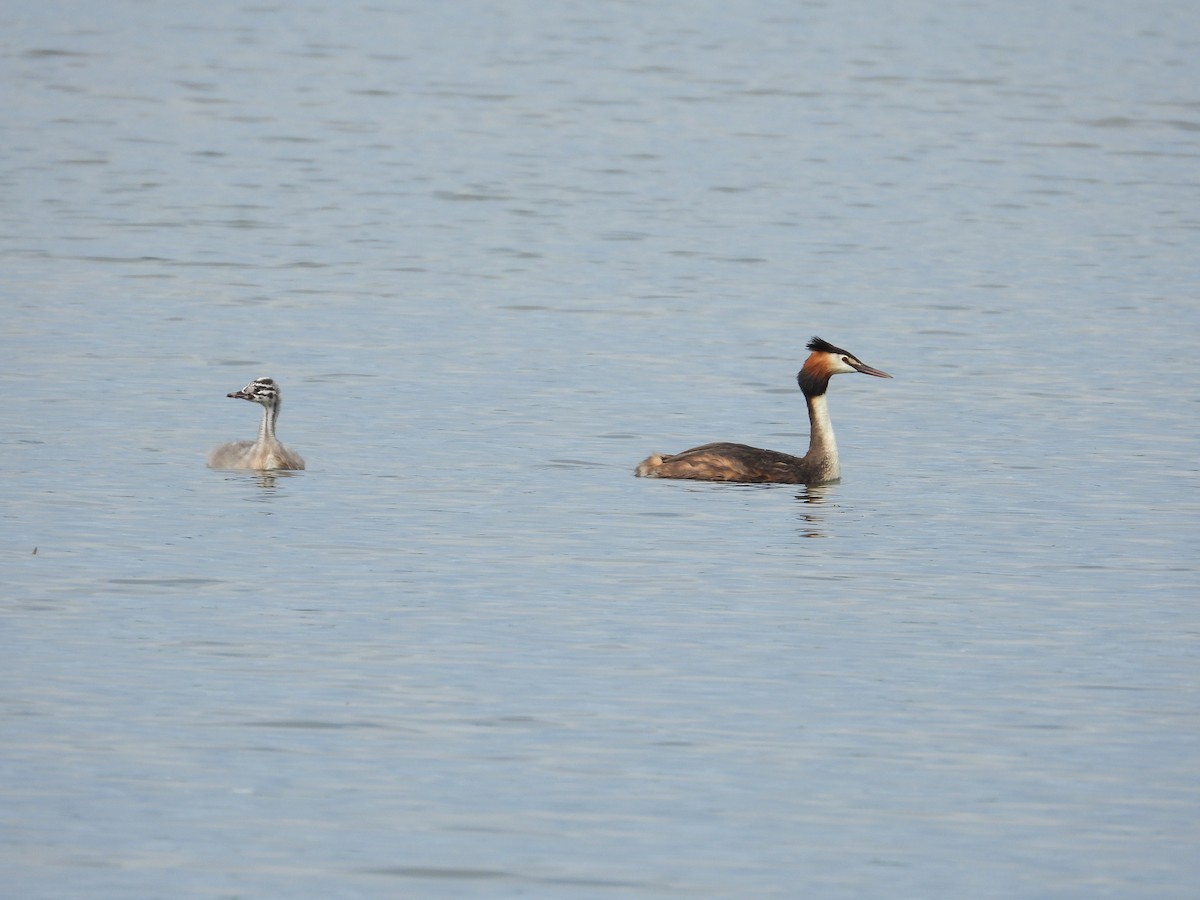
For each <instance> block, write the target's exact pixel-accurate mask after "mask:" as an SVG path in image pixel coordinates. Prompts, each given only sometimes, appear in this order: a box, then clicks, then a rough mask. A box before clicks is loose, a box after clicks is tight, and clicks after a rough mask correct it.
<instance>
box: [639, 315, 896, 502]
mask: <svg viewBox="0 0 1200 900" xmlns="http://www.w3.org/2000/svg"><path fill="white" fill-rule="evenodd" d="M807 349H808V350H810V351H812V353H811V355H810V356H809V357H808V359H807V360H805V362H804V366H803V368H801V369H800V372H799V374H797V375H796V382H797V383H798V384H799V385H800V390H801V391H803V392H804V399H805V401H806V403H807V404H808V421H809V427H810V432H809V440H808V452H807V453H806V454H804V456H792V455H791V454H789V453H780V452H778V451H776V450H760V449H759V448H758V447H750V446H747V445H746V444H732V443H716V444H703V445H701V446H699V447H693V448H692V449H691V450H684V451H683V452H682V453H675V454H659V453H656V454H654V455H653V456H650V457H648V458H646V459H644V460H643V461H642V462H641V463H639V464H638V466H637V468H636V469H635V470H634V471H635V473H636V474H637V475H639V476H641V477H643V478H686V479H691V480H694V481H740V482H759V483H764V482H770V483H775V484H821V483H823V482H827V481H836V480H837V479H838V478H840V477H841V474H842V470H841V464H840V462H839V460H838V450H837V441H836V440H835V439H834V435H833V425H832V424H831V423H830V421H829V403H828V400H827V398H826V395H825V394H826V391H827V390H828V388H829V379H830V378H832V377H833V376H834V375H841V374H845V373H849V372H861V373H862V374H864V375H874V376H875V377H876V378H891V377H892V376H891V375H889V374H888V373H887V372H881V371H880V370H879V369H873V368H871V367H870V366H868V365H867V364H866V363H864V362H862V361H861V360H860V359H858V357H856V356H854V354H852V353H849V352H847V351H845V350H842V349H841V348H839V347H835V346H833V344H830V343H829V342H828V341H824V340H822V339H821V338H819V337H814V338H813V339H812V340H811V341H809V342H808V345H807Z"/></svg>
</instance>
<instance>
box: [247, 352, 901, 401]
mask: <svg viewBox="0 0 1200 900" xmlns="http://www.w3.org/2000/svg"><path fill="white" fill-rule="evenodd" d="M846 362H847V363H849V364H850V365H851V366H852V367H853V368H855V369H857V370H858V371H859V372H862V373H863V374H864V375H874V376H875V377H876V378H891V377H892V376H891V375H889V374H888V373H887V372H881V371H880V370H879V369H872V368H871V367H870V366H868V365H866V364H865V363H860V362H859V361H858V360H857V359H848V360H846ZM229 396H231V397H232V396H233V395H232V394H230V395H229Z"/></svg>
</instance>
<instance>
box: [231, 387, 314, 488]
mask: <svg viewBox="0 0 1200 900" xmlns="http://www.w3.org/2000/svg"><path fill="white" fill-rule="evenodd" d="M225 396H227V397H236V398H237V399H238V400H249V401H250V402H251V403H258V404H260V405H261V406H262V408H263V417H262V424H260V425H259V426H258V439H257V440H253V441H234V442H233V443H230V444H222V445H221V446H220V447H216V448H214V449H213V451H212V452H211V453H210V454H208V465H209V466H210V467H211V468H213V469H303V468H304V460H302V459H301V458H300V455H299V454H298V453H293V452H292V451H291V450H289V449H288V448H287V447H285V446H283V444H281V443H279V440H278V439H277V438H276V437H275V420H276V419H278V418H279V385H277V384H276V383H275V380H274V379H273V378H255V379H254V380H253V381H252V382H250V383H249V384H248V385H246V386H245V387H244V388H242V389H241V390H240V391H234V392H233V393H231V394H226V395H225Z"/></svg>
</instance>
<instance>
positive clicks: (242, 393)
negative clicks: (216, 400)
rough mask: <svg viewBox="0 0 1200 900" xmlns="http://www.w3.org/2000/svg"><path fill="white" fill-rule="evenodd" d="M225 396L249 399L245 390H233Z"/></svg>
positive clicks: (235, 398)
mask: <svg viewBox="0 0 1200 900" xmlns="http://www.w3.org/2000/svg"><path fill="white" fill-rule="evenodd" d="M225 396H226V397H232V398H233V399H234V400H249V399H251V397H250V395H249V394H247V393H246V392H245V391H234V392H233V393H231V394H226V395H225Z"/></svg>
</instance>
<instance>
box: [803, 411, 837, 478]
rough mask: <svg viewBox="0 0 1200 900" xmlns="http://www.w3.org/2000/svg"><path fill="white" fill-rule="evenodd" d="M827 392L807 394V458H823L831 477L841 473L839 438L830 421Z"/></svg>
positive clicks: (815, 459)
mask: <svg viewBox="0 0 1200 900" xmlns="http://www.w3.org/2000/svg"><path fill="white" fill-rule="evenodd" d="M826 396H827V395H826V394H825V393H824V392H823V391H822V392H821V393H819V394H805V395H804V399H805V400H806V401H807V402H808V425H809V436H808V453H807V454H806V455H805V457H804V458H805V459H806V460H812V461H813V462H816V461H817V460H823V461H825V464H826V469H827V471H828V475H829V477H830V478H837V477H838V476H839V475H840V474H841V467H840V466H839V464H838V449H837V440H836V439H835V438H834V436H833V425H832V423H831V422H830V421H829V402H828V400H827V399H826Z"/></svg>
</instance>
